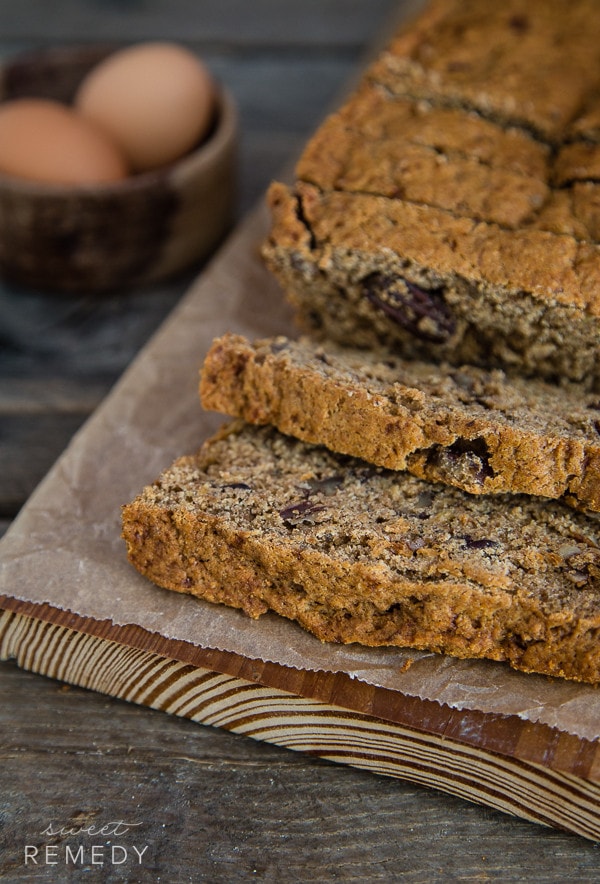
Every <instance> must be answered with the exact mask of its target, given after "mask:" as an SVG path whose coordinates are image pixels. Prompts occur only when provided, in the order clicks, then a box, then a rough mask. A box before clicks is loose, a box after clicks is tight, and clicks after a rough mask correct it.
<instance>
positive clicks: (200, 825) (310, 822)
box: [0, 0, 600, 882]
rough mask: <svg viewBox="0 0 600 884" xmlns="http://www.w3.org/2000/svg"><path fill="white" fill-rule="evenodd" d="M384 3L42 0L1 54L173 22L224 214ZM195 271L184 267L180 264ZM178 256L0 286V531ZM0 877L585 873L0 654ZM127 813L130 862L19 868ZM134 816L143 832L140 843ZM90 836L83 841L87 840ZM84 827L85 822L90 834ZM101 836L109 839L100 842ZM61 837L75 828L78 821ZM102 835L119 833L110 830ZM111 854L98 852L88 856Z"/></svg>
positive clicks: (157, 297) (132, 344)
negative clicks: (232, 175)
mask: <svg viewBox="0 0 600 884" xmlns="http://www.w3.org/2000/svg"><path fill="white" fill-rule="evenodd" d="M397 6H398V4H397V3H396V2H394V0H309V2H306V0H304V2H302V3H300V2H297V0H286V2H285V3H282V2H281V0H257V2H253V3H250V4H249V3H245V2H243V0H224V2H223V0H222V2H219V3H217V2H207V3H203V4H197V3H195V2H192V0H177V2H172V3H168V4H165V3H161V2H159V0H138V2H136V3H135V4H133V3H132V4H117V3H97V2H92V0H85V2H84V0H57V2H56V3H54V4H52V10H51V11H50V10H49V9H48V5H47V4H45V3H43V2H42V0H22V2H20V3H19V4H18V8H17V6H16V5H15V4H3V5H2V6H0V34H1V35H2V36H1V38H0V39H1V41H2V42H1V43H0V53H1V54H2V55H4V56H8V55H9V54H12V53H13V52H15V51H17V50H22V49H29V48H33V47H38V46H44V45H49V44H52V43H57V42H66V43H73V42H79V41H82V42H91V41H94V40H98V39H101V40H111V41H112V40H114V41H118V42H125V41H128V40H134V39H141V38H144V39H148V38H170V39H178V40H181V41H183V42H186V43H188V44H189V45H191V46H192V47H194V48H197V49H198V50H199V51H202V53H203V54H204V56H205V57H206V59H207V61H208V62H209V63H210V64H211V65H212V67H213V69H214V70H215V73H217V75H218V76H219V77H220V78H221V79H222V80H223V82H224V83H225V84H226V85H227V86H228V87H229V88H230V89H231V91H232V92H233V94H234V95H235V96H236V98H237V100H238V103H239V106H240V111H241V120H242V145H241V157H240V195H239V203H238V217H241V216H242V214H243V213H244V212H245V211H246V210H247V209H248V208H249V207H250V205H251V204H252V203H253V202H254V201H255V200H256V199H258V198H260V197H261V195H262V193H263V191H264V188H265V186H266V185H267V183H268V181H269V180H270V178H271V177H273V176H274V175H276V174H278V172H279V170H280V168H281V167H282V165H283V164H284V163H286V162H287V161H288V160H289V157H290V156H291V155H292V154H293V153H294V152H295V151H296V150H297V149H298V147H299V146H300V144H301V143H302V141H303V139H304V138H305V137H306V136H307V135H308V133H309V132H310V131H311V130H312V128H313V127H314V125H315V124H316V123H317V122H318V120H319V119H320V118H321V116H322V115H323V114H324V113H325V111H326V110H327V109H328V108H329V107H330V106H331V104H332V102H334V100H335V98H336V95H337V94H338V93H339V90H340V89H342V87H343V84H344V83H345V82H346V81H347V79H348V77H350V76H351V75H352V74H353V72H354V70H355V69H356V66H357V64H359V63H360V60H361V58H362V56H363V52H364V51H365V49H366V47H367V45H368V43H369V41H370V40H371V39H372V38H373V37H374V36H375V35H376V34H377V33H378V32H379V31H380V29H381V26H382V25H383V24H384V22H385V21H386V19H387V18H388V16H391V15H393V14H395V10H396V8H397ZM197 269H199V268H197ZM193 277H194V273H190V274H187V275H186V276H185V277H183V278H181V279H178V280H175V281H173V282H172V283H169V284H168V285H161V286H155V287H153V288H151V289H147V290H141V291H123V292H117V293H115V294H113V295H110V296H105V297H103V298H101V299H94V298H90V297H83V296H82V297H77V296H70V297H68V298H66V297H58V296H48V295H47V294H46V293H44V292H41V291H40V292H37V291H34V292H30V291H20V290H18V289H16V288H13V287H10V286H8V285H6V284H4V285H2V284H0V463H1V464H2V466H3V470H2V481H1V482H0V533H2V531H3V530H4V529H5V528H6V527H7V525H8V524H9V522H10V519H11V518H13V517H14V515H15V514H16V512H17V511H18V509H19V508H20V507H21V506H22V505H23V503H24V502H25V500H26V499H27V496H28V495H29V493H30V492H31V491H32V490H33V488H34V487H35V485H36V484H37V482H38V481H39V480H40V479H41V478H42V477H43V475H44V473H45V472H46V470H47V469H48V467H49V466H50V465H51V463H52V462H53V461H54V460H55V458H56V457H57V456H58V454H59V453H60V452H61V451H62V450H63V449H64V447H65V446H66V445H67V444H68V441H69V439H70V438H71V436H72V434H73V433H74V432H75V431H76V429H77V427H78V426H80V425H81V423H82V422H83V421H84V420H85V418H86V417H87V415H89V414H90V413H91V411H92V410H93V408H94V407H95V405H96V404H97V403H98V402H99V401H100V400H101V399H102V397H103V396H104V394H105V393H106V392H107V391H108V389H109V388H110V386H111V385H112V384H113V383H114V381H115V380H116V379H117V378H118V376H119V375H120V374H121V372H122V371H123V369H124V368H125V367H126V366H127V364H128V363H129V362H130V361H131V359H132V358H133V357H134V356H135V354H136V352H137V351H138V350H139V349H140V347H141V346H142V345H143V344H144V343H145V341H146V340H147V339H148V337H149V336H150V335H151V334H152V332H153V331H154V330H155V329H156V328H157V327H158V325H159V324H160V323H161V321H162V320H163V319H164V317H165V316H166V315H167V314H168V312H169V311H170V309H171V308H172V306H173V305H174V304H175V303H176V301H177V300H178V299H179V297H180V296H181V294H182V293H183V292H184V291H185V289H186V288H187V287H188V285H189V284H190V282H191V281H192V279H193ZM0 695H1V697H2V702H1V703H0V752H1V753H2V754H1V761H2V764H0V820H2V828H1V830H0V880H7V881H11V882H12V881H15V882H16V881H29V880H33V879H35V880H40V881H44V880H47V881H56V880H69V881H71V880H72V881H77V880H83V878H86V879H87V878H88V877H89V873H90V872H91V873H94V874H95V876H96V877H95V878H93V880H103V881H108V882H113V881H115V882H116V881H124V880H132V881H133V880H135V881H158V880H164V881H169V882H185V881H199V880H203V881H211V882H212V881H215V882H218V881H223V882H229V881H244V880H265V881H305V880H310V879H315V880H318V881H334V880H360V881H367V880H373V881H384V880H386V881H387V880H389V881H392V880H403V881H410V882H430V881H438V880H439V881H467V880H471V881H473V880H482V881H489V880H494V881H502V882H512V881H515V882H516V881H523V880H527V881H537V880H539V881H557V882H558V881H560V882H562V881H565V880H570V879H576V880H578V881H583V882H587V881H589V882H592V881H597V880H598V879H599V877H600V854H599V853H598V849H597V846H596V845H594V844H593V843H591V842H589V841H585V840H583V839H582V838H579V837H577V836H575V835H570V834H564V833H561V832H559V831H555V830H551V829H546V828H541V827H540V826H538V825H534V824H531V823H528V822H525V821H522V820H518V819H515V818H513V817H510V816H507V815H505V814H501V813H499V812H496V811H493V810H491V809H488V808H485V807H481V806H477V805H474V804H470V803H468V802H465V801H463V800H460V799H458V798H454V797H452V796H448V795H444V794H442V793H438V792H434V791H430V790H428V789H425V788H422V787H419V786H414V785H410V784H407V783H404V782H401V781H398V780H394V779H390V778H385V777H379V776H376V775H373V774H370V773H366V772H360V771H357V770H353V769H352V768H346V767H343V766H340V765H333V764H329V763H326V762H323V761H319V760H318V759H311V758H307V757H305V756H303V755H301V754H298V753H294V752H290V751H287V750H284V749H279V748H277V747H274V746H269V745H266V744H262V743H255V742H254V741H251V740H248V739H245V738H243V737H239V736H235V735H232V734H229V733H226V732H225V731H222V730H218V729H214V728H210V727H202V726H199V725H198V724H196V723H195V722H191V721H186V720H185V719H181V718H177V717H175V716H168V715H165V714H164V713H163V712H154V711H153V710H151V709H147V708H143V707H140V706H136V705H133V704H128V703H125V702H123V701H118V700H111V699H109V698H107V697H104V696H102V695H99V694H96V693H92V692H89V691H85V690H82V689H79V688H69V687H68V686H66V685H63V684H60V683H58V682H54V681H52V680H50V679H47V678H42V677H40V676H36V675H33V674H31V673H28V672H24V671H22V670H20V669H17V667H16V666H15V665H14V664H13V663H5V664H2V665H1V666H0ZM110 820H126V821H130V822H134V823H140V824H141V825H140V827H139V829H137V830H135V838H134V837H133V836H130V835H128V836H127V838H124V839H121V840H122V843H124V844H127V845H131V844H133V843H136V844H138V845H139V846H143V845H146V844H147V845H148V850H147V853H146V854H145V862H143V863H142V865H141V866H140V867H139V868H137V867H134V866H133V865H132V860H131V856H130V858H129V860H128V862H127V863H125V864H124V865H122V866H119V865H114V866H113V865H111V864H110V863H108V862H106V863H105V865H103V866H101V867H100V866H99V865H92V864H91V862H90V856H89V854H87V855H86V861H87V863H86V864H85V865H84V866H79V867H77V868H74V867H71V868H69V869H67V868H66V867H65V864H64V846H65V843H67V841H68V839H65V838H64V837H63V838H58V839H57V840H55V842H54V843H62V849H63V854H62V855H60V856H59V861H60V865H49V864H46V865H44V864H43V860H42V864H38V866H37V867H36V868H35V872H33V871H32V869H33V866H32V865H29V866H27V867H26V866H25V864H24V856H23V852H24V848H25V845H27V844H30V845H34V846H36V845H37V846H38V847H40V848H41V847H42V846H43V845H44V844H47V843H49V840H48V838H47V837H46V836H43V835H42V834H41V832H42V831H43V829H44V828H45V827H46V826H48V824H49V823H53V824H55V825H56V826H57V827H59V826H79V827H81V826H89V825H92V824H96V825H102V824H106V823H108V822H109V821H110ZM138 833H139V835H140V837H139V838H138ZM90 840H91V839H90V838H89V837H86V836H85V835H84V836H83V838H81V839H79V841H80V842H81V843H84V844H85V846H86V849H87V848H88V847H89V845H90ZM92 840H93V839H92ZM98 840H99V842H101V843H102V844H103V845H105V849H106V850H108V846H107V845H108V842H109V841H110V840H111V838H110V836H108V837H106V836H105V837H103V838H100V839H98ZM75 841H77V838H75ZM112 841H113V842H114V843H116V842H117V841H119V839H118V838H117V837H115V838H113V839H112ZM106 856H108V854H106Z"/></svg>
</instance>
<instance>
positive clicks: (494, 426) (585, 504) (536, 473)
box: [200, 334, 600, 511]
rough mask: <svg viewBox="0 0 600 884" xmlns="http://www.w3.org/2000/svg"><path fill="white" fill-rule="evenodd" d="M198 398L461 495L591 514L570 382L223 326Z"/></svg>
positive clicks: (596, 504) (591, 422)
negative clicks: (248, 334)
mask: <svg viewBox="0 0 600 884" xmlns="http://www.w3.org/2000/svg"><path fill="white" fill-rule="evenodd" d="M200 396H201V399H202V403H203V405H204V406H205V408H207V409H212V410H214V411H219V412H221V413H224V414H227V415H230V416H232V417H241V418H243V419H244V420H246V421H248V422H250V423H254V424H273V425H274V426H276V427H277V428H278V429H279V430H281V431H282V432H284V433H289V434H290V435H292V436H295V437H297V438H298V439H301V440H303V441H305V442H311V443H317V444H321V445H325V446H327V447H328V448H331V449H332V450H333V451H337V452H339V453H341V454H351V455H353V456H355V457H360V458H362V459H364V460H367V461H369V462H371V463H374V464H377V465H378V466H384V467H387V468H389V469H393V470H409V471H410V472H411V473H413V474H414V475H416V476H419V477H420V478H422V479H428V480H430V481H433V482H443V483H446V484H449V485H454V486H456V487H457V488H462V489H463V490H465V491H468V492H470V493H472V494H489V493H496V494H497V493H503V492H513V493H526V494H534V495H539V496H543V497H549V498H555V499H562V500H563V502H565V503H568V504H571V505H573V506H575V507H578V508H582V509H589V510H594V511H598V510H600V401H599V400H598V394H593V393H585V392H583V391H582V390H580V389H579V387H576V386H574V385H571V387H569V388H565V387H558V386H554V385H551V384H548V383H544V382H542V381H533V380H522V379H519V378H513V379H509V378H507V377H506V376H505V375H504V374H503V373H502V372H501V371H499V370H492V371H486V370H484V369H481V368H473V367H471V366H462V367H460V368H452V367H449V366H443V365H433V364H430V363H425V362H417V361H413V360H411V361H407V360H403V359H401V358H400V357H398V356H394V355H393V354H392V353H390V352H389V350H384V349H383V348H381V347H379V348H377V349H375V350H357V349H351V348H342V347H336V346H335V345H334V344H331V343H328V345H327V347H326V348H325V347H323V346H321V345H320V344H318V343H315V342H313V341H311V340H309V339H304V340H300V341H293V340H290V339H288V338H285V337H277V338H271V339H267V340H261V341H256V342H254V343H251V342H250V341H248V340H247V339H245V338H243V337H241V336H239V335H232V334H228V335H225V336H223V337H222V338H219V339H217V340H215V341H214V342H213V345H212V347H211V349H210V351H209V353H208V355H207V357H206V360H205V363H204V366H203V369H202V374H201V383H200Z"/></svg>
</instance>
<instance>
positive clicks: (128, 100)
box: [75, 43, 215, 171]
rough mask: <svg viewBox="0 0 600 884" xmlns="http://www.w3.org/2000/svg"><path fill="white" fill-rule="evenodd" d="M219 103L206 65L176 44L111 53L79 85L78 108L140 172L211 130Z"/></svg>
mask: <svg viewBox="0 0 600 884" xmlns="http://www.w3.org/2000/svg"><path fill="white" fill-rule="evenodd" d="M214 104H215V87H214V83H213V79H212V77H211V75H210V73H209V72H208V70H207V68H206V67H205V65H204V64H203V63H202V62H201V61H200V60H199V59H198V58H197V57H196V56H195V55H194V54H193V53H192V52H189V51H188V50H187V49H184V48H183V47H181V46H178V45H176V44H173V43H141V44H139V45H137V46H132V47H130V48H127V49H122V50H120V51H118V52H115V53H113V54H112V55H110V56H109V57H108V58H107V59H105V61H103V62H101V63H100V64H99V65H97V66H96V67H95V68H94V69H93V70H92V71H90V73H89V74H88V75H87V77H86V78H85V79H84V81H83V82H82V83H81V86H80V87H79V90H78V92H77V95H76V98H75V106H76V108H77V109H78V110H79V112H80V113H81V114H83V116H85V117H86V118H87V119H89V120H93V121H94V122H95V123H96V124H97V125H99V126H102V127H103V128H104V130H105V131H106V132H107V133H109V134H110V136H111V137H112V138H113V139H114V140H115V142H116V143H117V144H118V145H119V147H120V148H121V150H122V151H123V152H124V154H125V156H126V157H127V159H128V161H129V163H130V164H131V167H132V168H133V169H134V170H136V171H145V170H149V169H154V168H157V167H159V166H162V165H165V164H166V163H170V162H173V161H174V160H176V159H178V158H179V157H181V156H183V155H184V154H185V153H187V152H188V151H189V150H190V149H191V148H193V147H194V146H195V145H196V144H197V143H198V142H199V141H200V140H201V139H202V138H203V137H204V136H205V135H206V133H207V131H208V129H209V127H210V124H211V122H212V118H213V113H214Z"/></svg>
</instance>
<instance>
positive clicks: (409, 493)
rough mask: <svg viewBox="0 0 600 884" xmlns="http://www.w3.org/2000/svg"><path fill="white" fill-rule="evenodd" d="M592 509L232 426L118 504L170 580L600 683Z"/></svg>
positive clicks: (374, 640) (310, 618)
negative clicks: (392, 467)
mask: <svg viewBox="0 0 600 884" xmlns="http://www.w3.org/2000/svg"><path fill="white" fill-rule="evenodd" d="M599 525H600V523H599V521H598V517H596V516H591V517H590V516H584V515H582V514H581V513H577V512H575V511H572V510H569V509H567V508H566V507H562V506H561V505H559V504H555V503H548V502H545V501H540V500H538V499H535V498H531V497H526V496H513V495H508V496H503V497H493V496H484V497H482V496H479V497H476V496H470V495H466V494H464V492H462V491H460V490H457V489H453V488H448V487H445V486H443V485H435V486H434V485H431V484H429V483H425V482H423V481H421V480H419V479H416V478H415V477H413V476H411V475H410V474H407V473H392V472H390V471H387V470H385V469H383V468H380V467H375V466H372V465H370V464H367V463H366V462H364V461H362V460H358V459H354V458H350V457H346V456H341V455H335V454H333V453H331V452H329V451H328V450H326V449H325V448H322V447H317V446H309V445H306V444H304V443H302V442H299V441H297V440H295V439H292V438H290V437H287V436H284V435H282V434H280V433H279V432H278V431H276V430H274V429H273V428H271V427H267V428H256V427H252V426H249V425H247V424H242V423H241V422H236V423H234V424H232V425H231V426H229V427H228V428H225V429H224V430H223V431H222V432H221V433H220V434H219V435H217V436H216V437H215V438H213V439H212V440H210V441H208V442H207V443H206V444H205V445H204V447H203V448H202V450H201V451H200V452H199V453H198V454H197V455H196V456H190V457H184V458H181V459H179V460H178V461H177V462H176V463H175V464H174V465H173V466H172V467H171V468H170V469H168V470H167V471H166V472H165V473H164V474H163V475H162V476H161V477H160V478H159V479H158V480H157V481H156V483H155V484H154V485H152V486H149V487H147V488H146V489H144V490H143V492H142V493H141V494H140V495H139V497H137V498H136V499H135V500H134V501H132V502H131V503H129V504H128V505H127V506H125V507H124V509H123V536H124V538H125V540H126V543H127V549H128V555H129V558H130V561H131V562H132V564H133V565H134V566H135V567H136V568H137V569H138V570H139V571H140V572H141V573H142V574H144V575H145V576H147V577H148V578H149V579H150V580H152V581H154V582H155V583H157V584H158V585H159V586H162V587H165V588H166V589H170V590H176V591H178V592H184V593H191V594H193V595H196V596H199V597H201V598H204V599H207V600H209V601H211V602H220V603H224V604H226V605H231V606H234V607H237V608H241V609H243V610H244V611H245V612H246V613H248V614H249V615H251V616H252V617H258V616H259V615H261V614H262V613H264V612H266V611H267V610H269V609H270V610H272V611H275V612H277V613H278V614H280V615H283V616H284V617H287V618H290V619H292V620H295V621H297V622H298V623H299V624H301V625H302V626H303V627H304V628H305V629H307V630H309V631H311V632H313V633H314V634H315V635H316V636H318V637H319V638H320V639H322V640H326V641H332V642H360V643H361V644H363V645H369V646H384V645H392V646H398V647H414V648H421V649H428V650H431V651H436V652H443V653H447V654H451V655H455V656H457V657H463V658H489V659H492V660H502V661H507V662H508V663H510V664H511V665H512V666H513V667H515V668H517V669H520V670H524V671H533V672H539V673H545V674H549V675H557V676H563V677H566V678H570V679H575V680H579V681H585V682H591V683H596V682H598V681H600V642H598V632H599V630H600V596H599V590H600V548H599V546H598V542H599V540H600V533H599V530H598V529H599Z"/></svg>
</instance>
